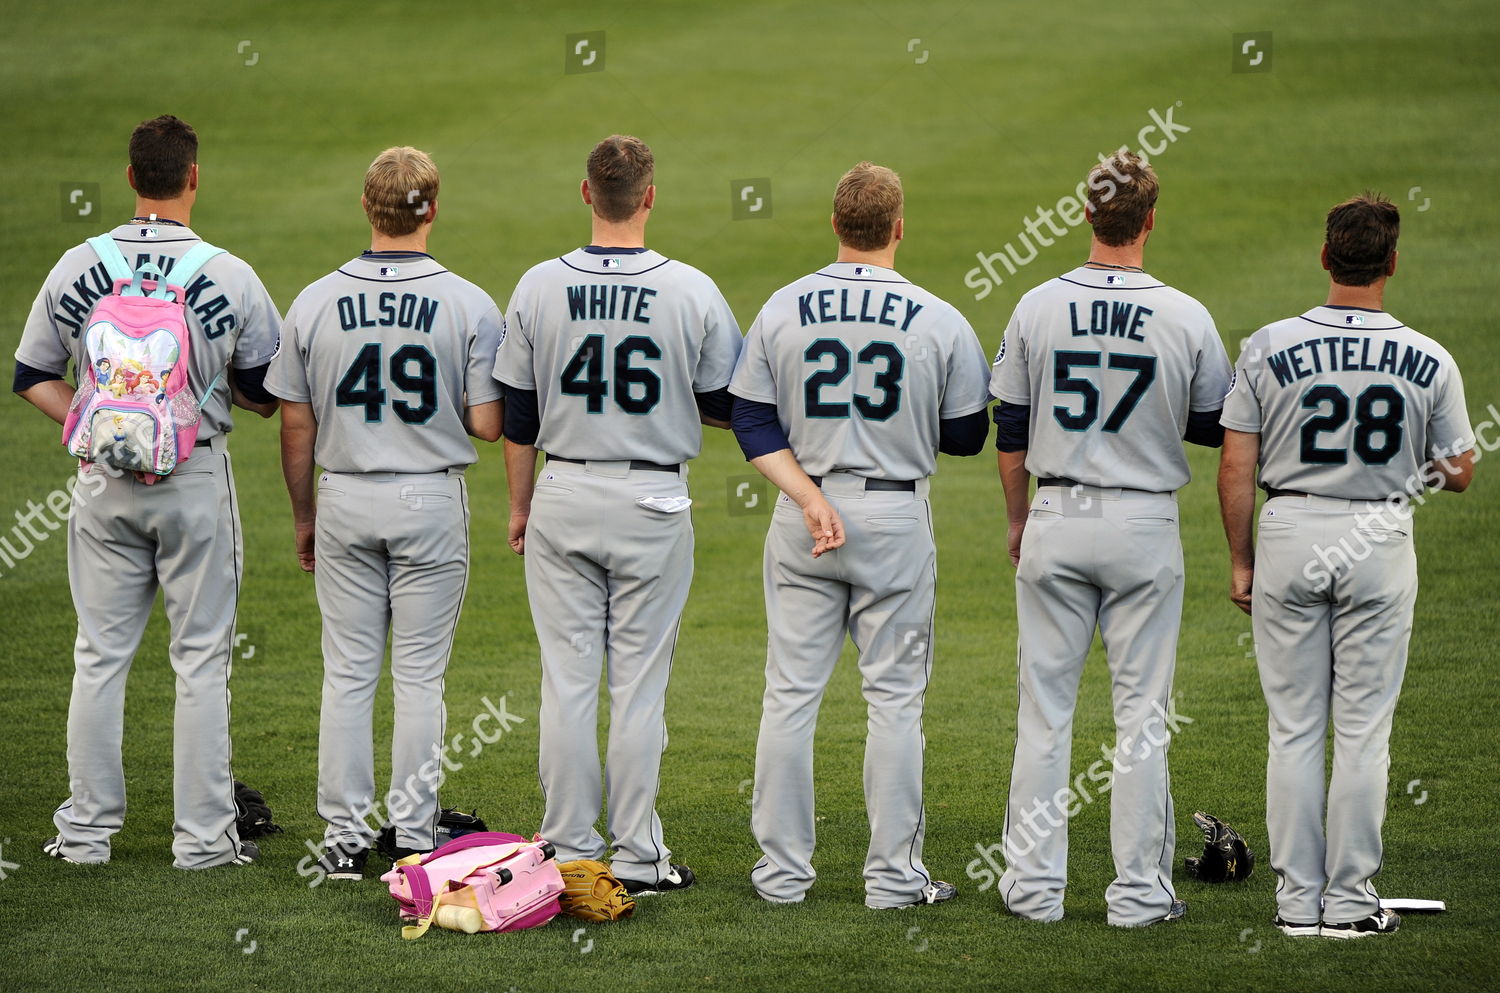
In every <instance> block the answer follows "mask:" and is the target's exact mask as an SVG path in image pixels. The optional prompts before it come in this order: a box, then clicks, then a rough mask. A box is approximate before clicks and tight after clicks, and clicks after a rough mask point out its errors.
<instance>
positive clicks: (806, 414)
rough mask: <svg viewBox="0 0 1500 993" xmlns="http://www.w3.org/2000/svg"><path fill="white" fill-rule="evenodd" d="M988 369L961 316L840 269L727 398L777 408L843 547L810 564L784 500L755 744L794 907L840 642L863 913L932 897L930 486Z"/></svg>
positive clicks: (770, 871)
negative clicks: (925, 768)
mask: <svg viewBox="0 0 1500 993" xmlns="http://www.w3.org/2000/svg"><path fill="white" fill-rule="evenodd" d="M987 364H988V359H987V358H986V356H985V354H984V350H983V348H982V346H981V345H980V344H979V340H978V339H977V338H976V337H975V336H974V331H973V329H972V328H970V327H969V324H968V322H967V321H965V320H964V319H963V317H962V316H961V315H960V314H959V313H958V311H956V310H955V309H954V308H953V307H951V306H949V305H948V304H947V303H944V302H943V301H942V300H940V299H938V298H937V297H935V296H933V295H932V294H931V293H928V292H927V291H926V290H923V289H921V288H920V287H918V286H915V285H913V284H912V283H910V282H908V281H907V280H905V279H904V278H902V277H901V275H900V274H898V273H897V272H895V271H894V270H892V269H885V268H881V267H877V266H870V265H864V264H855V263H849V262H836V263H834V264H832V265H829V266H826V267H824V268H823V269H821V270H819V271H818V272H816V273H813V274H812V275H809V276H806V277H804V278H802V279H799V280H797V281H796V282H795V283H792V284H791V285H789V286H786V287H784V288H782V289H781V290H778V291H777V292H776V293H775V294H773V295H772V296H771V298H770V300H768V301H767V303H766V305H765V306H764V307H763V308H762V309H761V312H760V315H759V316H758V317H757V318H756V320H755V323H754V325H753V326H752V327H751V329H750V333H749V335H748V336H747V337H746V340H745V350H744V352H743V354H742V355H741V357H740V364H739V366H738V368H737V369H736V370H735V374H734V380H733V381H732V382H731V384H730V390H731V391H732V392H733V393H734V394H735V395H736V396H739V397H743V398H745V399H747V400H754V401H758V402H762V403H772V404H775V405H776V407H777V410H778V415H779V420H780V422H781V426H782V428H783V430H785V431H786V434H787V439H788V441H789V442H790V444H791V449H792V454H793V455H795V456H796V458H797V461H798V462H799V463H800V464H801V465H802V467H803V468H804V469H805V470H806V471H807V472H809V473H810V474H812V475H814V476H818V477H821V483H820V485H821V487H822V489H823V493H824V495H825V496H826V497H827V498H828V500H829V501H830V503H832V504H833V505H834V507H835V508H836V509H837V510H838V512H839V515H840V517H841V519H842V520H843V522H844V530H845V544H844V546H843V547H842V548H839V549H837V550H836V551H833V552H829V553H826V554H824V555H823V556H821V557H820V558H817V559H814V558H812V556H811V555H809V554H808V552H809V543H810V539H809V538H808V534H807V526H806V524H805V523H804V522H803V515H802V511H801V510H800V509H798V507H797V506H796V505H795V504H794V503H792V501H791V500H790V499H789V498H788V497H786V496H785V495H782V496H781V497H780V499H778V500H777V503H776V507H775V510H774V511H773V513H772V517H771V526H770V529H769V531H768V533H767V535H766V544H765V556H764V569H765V596H766V626H767V634H768V643H767V650H766V691H765V699H764V705H763V709H762V713H761V723H760V735H759V737H758V739H757V741H756V746H755V793H754V797H755V800H754V806H753V809H752V812H751V828H752V830H753V831H754V834H755V838H756V841H757V843H758V844H759V845H760V848H761V852H762V857H761V859H760V860H759V861H758V862H757V863H756V864H755V866H754V868H753V869H752V870H751V873H750V878H751V881H752V882H753V883H754V885H755V888H756V891H757V892H758V893H760V895H761V896H762V897H764V898H765V899H767V900H770V901H773V902H780V903H789V902H798V901H801V900H802V899H803V898H804V896H805V894H806V893H807V890H808V889H809V888H810V887H811V886H812V885H813V882H814V880H815V879H816V875H817V874H816V872H815V871H814V869H813V866H812V856H813V848H814V842H815V833H816V832H815V816H814V804H813V729H814V727H815V726H816V724H817V714H818V707H819V704H820V702H821V700H822V697H823V691H824V687H825V686H826V685H827V683H828V679H829V677H830V676H831V675H832V674H833V667H834V664H835V663H836V662H837V660H838V656H839V651H840V650H841V649H842V648H843V644H844V639H845V637H846V636H852V637H853V639H854V643H855V644H856V645H857V646H858V647H859V650H860V656H859V668H860V672H861V674H862V675H863V680H864V693H865V698H866V700H867V701H868V704H869V709H870V719H869V726H868V730H867V737H866V742H865V796H866V804H867V806H868V811H867V813H868V816H869V823H870V845H869V849H868V851H867V853H866V857H865V866H864V878H865V903H866V905H867V906H870V907H875V908H885V907H896V906H904V905H909V904H912V903H914V902H917V901H919V900H923V899H925V897H926V895H927V894H930V892H931V890H930V887H932V886H933V885H934V883H933V880H932V877H931V876H930V875H929V874H928V872H927V867H926V865H925V864H924V863H923V861H922V844H923V838H924V835H925V831H926V811H925V808H924V807H923V803H922V765H923V750H924V748H925V747H926V739H925V738H924V737H923V734H922V700H923V694H924V693H925V692H926V689H927V680H928V675H929V673H930V671H931V663H932V648H931V646H932V613H933V603H934V598H935V592H936V576H937V551H936V548H935V546H934V544H933V540H932V515H931V507H930V505H929V503H928V500H927V493H928V483H927V476H929V475H930V474H931V473H932V471H933V469H934V467H935V466H936V463H937V446H938V428H939V421H940V420H941V419H944V418H956V417H962V416H964V415H968V414H973V413H975V412H978V411H981V410H983V409H984V408H985V406H986V405H987V404H988V403H989V400H990V396H989V389H988V384H987V382H986V379H987Z"/></svg>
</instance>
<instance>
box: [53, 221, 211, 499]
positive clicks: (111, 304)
mask: <svg viewBox="0 0 1500 993" xmlns="http://www.w3.org/2000/svg"><path fill="white" fill-rule="evenodd" d="M88 244H89V246H90V247H92V248H93V249H94V251H95V252H97V253H98V255H99V258H100V260H102V261H103V262H104V268H105V271H106V272H108V273H109V275H110V277H111V278H112V279H113V280H114V292H113V293H110V294H109V295H108V296H105V297H103V298H102V299H100V301H99V302H98V303H97V304H95V305H94V309H93V312H92V313H90V314H89V321H88V326H87V328H86V329H85V330H84V332H83V355H84V363H83V364H82V367H81V368H80V369H79V370H78V392H77V393H75V394H74V395H73V402H72V404H70V405H69V407H68V416H67V419H66V421H65V422H64V423H63V444H64V445H65V446H66V447H67V449H68V451H69V452H71V453H72V454H73V455H76V456H77V457H78V458H79V460H81V461H82V462H83V463H85V464H88V463H92V462H98V463H101V464H103V465H105V466H109V467H112V468H115V469H119V470H123V471H126V472H133V473H135V474H136V478H137V479H139V480H140V481H141V482H143V483H154V482H156V481H157V480H158V479H160V478H161V477H162V476H166V475H168V474H170V473H171V472H172V470H173V469H175V468H177V466H178V465H179V464H180V463H182V462H184V461H186V459H187V457H188V455H189V454H190V453H191V452H192V450H193V445H194V444H195V443H196V442H197V440H198V424H199V421H200V420H201V419H202V411H203V403H204V400H206V399H207V398H208V397H210V396H212V395H213V392H214V388H215V387H217V386H218V385H219V377H215V378H214V381H213V382H212V383H211V384H209V387H208V390H207V391H206V392H205V394H204V400H199V399H198V398H197V397H196V396H194V395H193V390H192V387H191V386H190V385H189V384H188V358H189V356H190V354H191V348H192V335H191V334H190V332H189V331H188V322H187V307H186V306H185V305H184V303H183V300H184V297H185V295H186V291H185V290H184V287H185V286H186V285H187V284H189V283H191V282H192V281H193V277H195V276H196V275H197V274H198V271H199V270H200V269H202V268H203V266H204V264H205V263H207V262H208V261H209V260H210V259H212V258H213V257H214V256H216V255H219V254H221V253H222V252H223V251H224V249H222V248H215V247H214V246H213V245H210V244H208V243H207V242H200V243H199V244H197V245H194V246H193V247H192V248H190V249H188V251H187V252H186V254H184V255H183V256H182V258H181V259H179V260H178V261H177V263H176V264H175V265H174V266H173V267H172V273H171V278H172V282H170V283H168V282H167V281H166V279H167V277H166V276H165V275H164V274H163V273H162V271H161V270H160V269H158V268H157V267H156V266H155V265H153V264H151V263H149V262H148V263H146V264H145V265H142V266H141V267H140V269H138V270H136V271H135V272H131V270H130V263H129V262H127V261H126V260H125V256H124V255H123V254H121V252H120V248H119V246H118V245H116V244H115V240H114V238H112V237H110V236H109V235H108V234H102V235H99V236H98V237H97V238H90V239H89V240H88ZM148 277H154V278H148ZM222 375H223V373H222V372H221V373H220V374H219V376H222Z"/></svg>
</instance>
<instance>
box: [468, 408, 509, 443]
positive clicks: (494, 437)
mask: <svg viewBox="0 0 1500 993" xmlns="http://www.w3.org/2000/svg"><path fill="white" fill-rule="evenodd" d="M504 428H505V412H504V411H503V410H502V409H501V405H500V401H499V400H491V401H490V402H488V403H480V404H475V405H474V406H472V407H465V408H464V430H465V431H467V432H469V434H470V435H471V436H472V437H475V438H478V439H479V440H481V441H499V440H500V434H501V432H502V431H503V430H504Z"/></svg>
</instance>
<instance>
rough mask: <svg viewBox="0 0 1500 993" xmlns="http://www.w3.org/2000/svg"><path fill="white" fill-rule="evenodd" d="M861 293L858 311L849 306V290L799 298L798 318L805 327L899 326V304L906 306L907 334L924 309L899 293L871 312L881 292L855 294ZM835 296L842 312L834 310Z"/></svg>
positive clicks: (904, 326) (818, 292) (903, 326)
mask: <svg viewBox="0 0 1500 993" xmlns="http://www.w3.org/2000/svg"><path fill="white" fill-rule="evenodd" d="M854 292H857V293H860V299H859V309H858V312H856V311H855V310H853V309H851V308H850V306H849V294H850V291H849V290H837V291H835V290H814V291H813V292H811V293H804V294H802V295H801V296H799V297H798V298H797V316H798V317H799V318H801V320H802V324H801V326H802V327H804V328H805V327H807V326H808V325H809V324H827V323H830V322H833V321H840V322H844V323H854V322H856V321H857V322H859V323H862V324H884V325H885V326H886V327H892V328H893V327H897V324H896V320H895V312H896V306H897V304H905V308H904V309H905V315H904V317H903V319H902V321H901V324H900V328H901V330H902V331H905V330H906V329H907V328H909V327H911V321H912V318H914V317H916V316H917V314H919V313H920V312H921V310H922V306H923V305H922V304H920V303H916V302H914V301H912V300H908V299H906V297H904V296H902V295H901V294H899V293H887V294H885V299H884V300H883V301H881V303H880V305H879V306H878V307H876V308H875V309H874V310H873V311H872V310H871V309H870V300H871V299H872V298H873V296H874V295H875V294H876V293H878V292H879V290H863V291H858V290H856V291H854ZM835 293H837V296H838V298H839V305H838V311H837V312H835V311H834V307H833V298H834V295H835ZM813 297H817V298H818V306H817V309H816V311H814V309H813Z"/></svg>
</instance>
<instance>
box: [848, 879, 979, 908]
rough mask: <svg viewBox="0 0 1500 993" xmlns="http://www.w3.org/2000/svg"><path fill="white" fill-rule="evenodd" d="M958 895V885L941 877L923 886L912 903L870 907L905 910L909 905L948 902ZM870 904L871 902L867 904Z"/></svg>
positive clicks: (923, 905) (921, 905)
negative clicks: (944, 880)
mask: <svg viewBox="0 0 1500 993" xmlns="http://www.w3.org/2000/svg"><path fill="white" fill-rule="evenodd" d="M956 896H958V887H957V886H954V885H953V884H952V883H945V882H943V881H942V880H941V879H934V880H933V881H932V882H930V883H928V884H927V885H926V886H924V887H922V892H921V893H919V894H917V898H916V899H915V900H913V901H911V902H910V903H898V904H895V905H893V906H890V907H870V909H871V910H905V909H906V908H908V907H925V906H927V905H928V904H930V903H947V902H948V901H949V900H952V899H953V898H954V897H956ZM866 906H869V904H866Z"/></svg>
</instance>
